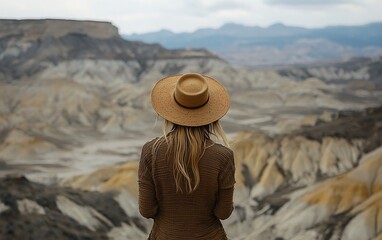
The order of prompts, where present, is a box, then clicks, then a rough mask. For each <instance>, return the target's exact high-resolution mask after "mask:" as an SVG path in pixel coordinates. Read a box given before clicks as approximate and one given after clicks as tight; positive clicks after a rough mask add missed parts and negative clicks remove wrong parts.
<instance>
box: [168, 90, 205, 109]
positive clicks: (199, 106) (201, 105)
mask: <svg viewBox="0 0 382 240" xmlns="http://www.w3.org/2000/svg"><path fill="white" fill-rule="evenodd" d="M172 96H173V98H174V100H175V102H176V103H177V104H178V105H179V106H181V107H184V108H188V109H196V108H201V107H203V106H204V105H206V104H207V103H208V101H209V100H210V96H207V100H206V101H204V102H203V104H200V105H198V106H194V107H190V106H185V105H184V104H181V103H180V102H179V101H178V100H176V97H175V93H174V94H173V95H172Z"/></svg>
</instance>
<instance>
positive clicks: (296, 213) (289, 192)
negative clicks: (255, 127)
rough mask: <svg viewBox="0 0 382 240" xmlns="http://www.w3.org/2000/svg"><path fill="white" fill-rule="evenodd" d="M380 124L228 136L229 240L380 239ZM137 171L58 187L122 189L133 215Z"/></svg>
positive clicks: (373, 114)
mask: <svg viewBox="0 0 382 240" xmlns="http://www.w3.org/2000/svg"><path fill="white" fill-rule="evenodd" d="M381 123H382V109H381V108H377V109H369V110H367V111H363V112H351V113H349V112H345V113H341V114H339V116H338V118H337V119H336V120H334V121H332V122H329V123H321V124H319V125H317V126H315V127H310V128H307V129H303V130H299V131H296V132H294V133H290V134H283V135H277V136H273V137H270V136H268V135H266V134H264V133H260V132H257V133H256V132H242V133H239V134H238V135H236V138H235V139H234V140H233V142H232V144H233V148H234V150H235V159H236V169H237V171H236V181H237V184H236V189H235V211H234V213H233V215H232V216H231V217H230V218H229V219H228V220H226V221H224V225H225V227H226V229H227V231H228V235H229V236H230V237H231V239H248V240H250V239H260V240H262V239H264V240H267V239H277V238H280V239H285V240H287V239H288V240H289V239H354V240H358V239H374V238H376V237H377V236H379V237H380V234H381V229H382V225H381V222H380V221H378V220H377V219H378V218H379V216H378V213H379V209H380V208H381V206H380V197H381V196H380V195H381V188H380V186H379V185H380V184H381V183H380V179H379V177H378V176H379V173H380V171H381V169H380V168H381V166H382V162H381V160H382V149H381V146H382V128H381V126H382V125H381ZM137 167H138V163H137V161H132V162H128V163H126V164H124V165H121V166H111V167H107V168H102V169H99V170H97V171H94V172H92V173H90V174H85V175H80V176H76V177H73V178H68V179H65V180H64V181H61V182H60V184H61V185H64V186H70V187H73V188H77V189H81V190H88V191H89V190H92V191H94V190H96V191H100V192H106V193H107V192H109V191H117V192H124V191H126V190H127V191H128V192H129V193H131V195H130V198H125V199H124V200H123V201H122V202H129V204H132V206H135V208H134V207H133V208H132V209H136V206H137V199H136V197H137V189H136V187H137V184H136V177H137V176H136V174H137V172H136V171H137ZM126 197H127V196H126ZM132 213H134V214H135V212H133V211H132V212H130V215H131V214H132ZM127 214H128V215H129V213H127ZM143 222H145V223H146V224H150V221H144V220H143ZM124 231H128V229H125V230H124ZM143 232H145V231H143ZM146 233H147V232H146ZM124 234H126V236H130V235H129V234H130V233H128V232H125V233H124ZM137 239H138V238H137ZM142 239H144V238H142ZM376 239H377V238H376Z"/></svg>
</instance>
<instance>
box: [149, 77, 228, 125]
mask: <svg viewBox="0 0 382 240" xmlns="http://www.w3.org/2000/svg"><path fill="white" fill-rule="evenodd" d="M151 103H152V106H153V108H154V110H155V111H156V112H157V113H158V114H159V115H160V116H161V117H162V118H164V119H167V120H168V121H170V122H172V123H175V124H178V125H182V126H190V127H196V126H203V125H207V124H209V123H212V122H214V121H216V120H218V119H220V118H221V117H223V116H224V115H225V114H226V113H227V111H228V109H229V96H228V92H227V90H226V89H225V88H224V86H223V85H222V84H221V83H219V82H218V81H217V80H215V79H213V78H211V77H208V76H204V75H201V74H198V73H186V74H183V75H174V76H168V77H165V78H162V79H161V80H159V81H158V82H157V83H156V84H155V86H154V88H153V89H152V92H151Z"/></svg>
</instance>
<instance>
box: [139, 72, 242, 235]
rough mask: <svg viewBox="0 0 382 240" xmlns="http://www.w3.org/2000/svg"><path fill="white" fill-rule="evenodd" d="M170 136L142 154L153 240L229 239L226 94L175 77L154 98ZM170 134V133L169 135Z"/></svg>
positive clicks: (143, 204)
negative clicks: (225, 224)
mask: <svg viewBox="0 0 382 240" xmlns="http://www.w3.org/2000/svg"><path fill="white" fill-rule="evenodd" d="M151 102H152V106H153V108H154V110H155V111H156V112H157V113H158V114H159V115H160V116H161V117H163V118H164V119H165V123H164V127H163V129H164V135H163V136H162V137H159V138H156V139H153V140H151V141H150V142H147V143H146V144H145V145H144V146H143V149H142V154H141V160H140V164H139V172H138V184H139V211H140V213H141V214H142V216H144V217H146V218H153V219H154V225H153V227H152V230H151V233H150V235H149V239H161V240H162V239H163V240H172V239H174V240H175V239H176V240H178V239H182V240H183V239H192V240H196V239H208V240H211V239H219V240H221V239H227V237H226V233H225V231H224V229H223V227H222V224H221V222H220V219H222V220H223V219H226V218H228V217H229V216H230V215H231V213H232V210H233V200H232V199H233V191H234V184H235V178H234V174H235V164H234V158H233V152H232V151H231V150H230V149H229V148H227V147H225V146H223V145H220V144H218V143H215V142H214V141H213V140H212V139H211V137H212V136H215V137H217V136H219V137H220V138H221V139H222V140H223V142H224V143H225V145H227V141H226V138H225V135H224V132H223V130H222V128H221V127H220V125H219V122H218V120H219V119H220V118H221V117H223V116H224V115H225V114H226V112H227V111H228V109H229V96H228V93H227V91H226V89H225V88H224V87H223V86H222V85H221V84H220V83H219V82H218V81H216V80H215V79H213V78H210V77H208V76H203V75H200V74H196V73H188V74H183V75H175V76H169V77H166V78H163V79H161V80H160V81H158V82H157V83H156V85H155V86H154V88H153V90H152V92H151ZM168 130H170V131H168Z"/></svg>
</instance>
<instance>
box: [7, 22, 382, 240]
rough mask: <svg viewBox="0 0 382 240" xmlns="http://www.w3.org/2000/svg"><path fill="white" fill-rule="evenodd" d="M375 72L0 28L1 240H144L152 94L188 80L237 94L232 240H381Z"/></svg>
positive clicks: (111, 32)
mask: <svg viewBox="0 0 382 240" xmlns="http://www.w3.org/2000/svg"><path fill="white" fill-rule="evenodd" d="M381 63H382V57H375V58H365V59H354V60H351V61H349V62H346V63H338V64H331V65H329V66H326V65H318V66H310V67H303V68H287V69H282V70H278V71H271V70H256V71H255V70H251V69H246V68H239V67H233V66H231V65H229V64H228V63H227V62H226V61H224V60H222V59H221V58H219V56H216V55H214V54H212V53H210V52H208V51H207V50H204V49H184V50H181V49H180V50H168V49H165V48H163V47H162V46H160V45H158V44H145V43H142V42H132V41H127V40H124V39H122V38H121V37H120V36H119V33H118V29H117V28H116V27H115V26H113V25H112V24H110V23H106V22H93V21H68V20H23V21H19V20H0V239H24V238H30V239H53V238H56V239H145V236H147V233H148V231H149V230H150V226H151V224H152V222H151V220H147V219H144V218H142V217H140V215H139V213H138V212H137V183H136V178H137V167H138V160H139V156H140V150H141V146H142V145H143V143H144V142H146V141H148V140H149V139H151V138H152V137H154V136H156V135H158V134H160V125H161V123H162V122H161V119H159V118H157V117H156V115H155V114H154V112H153V111H152V110H151V105H150V101H149V94H150V89H151V87H152V86H153V84H155V82H156V81H157V80H159V79H160V78H162V77H163V76H166V75H170V74H179V73H184V72H199V73H202V74H206V75H210V76H212V77H214V78H216V79H218V80H220V81H221V82H223V83H224V85H225V86H226V87H227V89H228V91H229V92H230V95H231V101H232V105H231V110H230V112H229V113H228V114H227V116H225V117H224V118H223V119H222V124H223V127H224V128H225V130H226V132H227V133H228V136H229V138H230V140H231V145H232V148H233V149H234V151H235V160H236V170H237V171H236V180H237V184H236V190H235V211H234V213H233V214H232V216H231V217H230V218H229V219H228V220H225V221H224V225H225V226H226V229H227V233H228V235H229V237H230V238H231V239H248V240H249V239H260V240H262V239H294V240H297V239H333V240H334V239H349V240H350V239H354V240H360V239H382V235H381V234H382V210H381V211H380V208H381V202H382V201H381V190H382V188H381V184H382V182H381V181H382V179H381V177H379V176H380V175H381V173H382V172H381V171H382V170H381V166H382V162H381V161H382V149H381V145H382V109H381V108H380V106H381V105H382V85H381V76H382V72H381V65H382V64H381ZM37 230H38V231H37Z"/></svg>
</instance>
